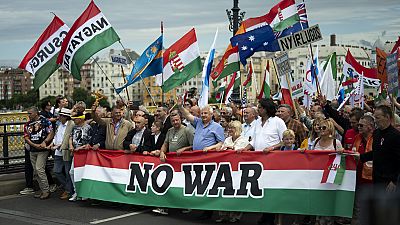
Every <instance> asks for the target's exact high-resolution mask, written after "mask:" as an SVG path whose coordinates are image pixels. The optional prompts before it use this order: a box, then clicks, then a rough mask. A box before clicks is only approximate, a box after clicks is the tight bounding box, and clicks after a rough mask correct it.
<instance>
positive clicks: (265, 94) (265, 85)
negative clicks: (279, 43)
mask: <svg viewBox="0 0 400 225" xmlns="http://www.w3.org/2000/svg"><path fill="white" fill-rule="evenodd" d="M269 76H270V73H269V61H267V67H266V68H265V75H264V80H263V82H262V85H261V91H260V94H259V95H258V96H257V99H262V98H270V97H271V87H270V86H269Z"/></svg>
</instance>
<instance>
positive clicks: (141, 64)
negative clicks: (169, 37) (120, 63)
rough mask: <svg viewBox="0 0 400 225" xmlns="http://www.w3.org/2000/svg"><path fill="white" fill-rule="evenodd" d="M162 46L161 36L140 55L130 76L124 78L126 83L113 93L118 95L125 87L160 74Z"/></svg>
mask: <svg viewBox="0 0 400 225" xmlns="http://www.w3.org/2000/svg"><path fill="white" fill-rule="evenodd" d="M162 46H163V36H162V35H161V36H160V37H159V38H157V40H156V41H154V42H153V43H152V44H151V45H150V46H149V47H147V49H146V50H144V52H143V53H142V55H141V56H140V57H139V59H138V60H137V61H136V63H135V65H134V67H133V68H132V72H131V74H129V75H128V76H127V77H126V80H127V83H126V84H125V85H124V86H122V87H120V88H116V89H115V91H116V92H117V93H120V92H121V91H122V90H123V89H124V88H125V87H128V86H130V85H132V84H134V83H135V82H137V81H140V80H141V79H144V78H146V77H149V76H155V75H157V74H160V73H162Z"/></svg>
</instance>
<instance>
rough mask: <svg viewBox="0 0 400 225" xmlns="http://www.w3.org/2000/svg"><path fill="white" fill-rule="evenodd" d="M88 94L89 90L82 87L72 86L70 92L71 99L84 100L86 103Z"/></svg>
mask: <svg viewBox="0 0 400 225" xmlns="http://www.w3.org/2000/svg"><path fill="white" fill-rule="evenodd" d="M88 96H90V94H89V92H88V91H87V90H86V89H84V88H80V87H79V88H74V92H73V93H72V99H73V100H74V102H78V101H84V102H85V103H86V104H87V102H86V100H87V98H88Z"/></svg>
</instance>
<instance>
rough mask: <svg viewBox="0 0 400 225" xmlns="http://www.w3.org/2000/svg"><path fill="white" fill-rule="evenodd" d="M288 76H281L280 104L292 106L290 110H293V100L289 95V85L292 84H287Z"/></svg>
mask: <svg viewBox="0 0 400 225" xmlns="http://www.w3.org/2000/svg"><path fill="white" fill-rule="evenodd" d="M288 76H289V75H288ZM288 76H281V93H282V100H281V103H282V104H288V105H290V106H292V109H294V108H293V107H294V104H293V100H292V94H291V92H290V90H289V87H290V84H291V83H292V82H290V83H289V81H288V80H287V77H288ZM289 79H290V78H289Z"/></svg>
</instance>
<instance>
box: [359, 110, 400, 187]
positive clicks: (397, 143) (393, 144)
mask: <svg viewBox="0 0 400 225" xmlns="http://www.w3.org/2000/svg"><path fill="white" fill-rule="evenodd" d="M374 117H375V122H376V126H377V128H378V129H376V130H375V131H374V133H373V144H372V151H370V152H367V153H364V154H362V155H361V156H360V157H361V161H362V162H366V161H371V160H372V161H373V163H374V164H373V174H372V179H373V183H374V186H375V187H378V188H379V187H384V188H385V189H386V192H394V191H396V186H397V181H398V178H399V175H400V131H398V130H397V129H395V128H394V127H393V126H392V121H393V112H392V109H391V108H390V107H389V106H386V105H381V106H378V107H377V108H376V109H375V112H374Z"/></svg>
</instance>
